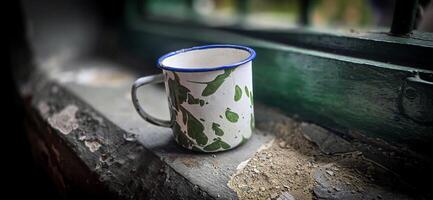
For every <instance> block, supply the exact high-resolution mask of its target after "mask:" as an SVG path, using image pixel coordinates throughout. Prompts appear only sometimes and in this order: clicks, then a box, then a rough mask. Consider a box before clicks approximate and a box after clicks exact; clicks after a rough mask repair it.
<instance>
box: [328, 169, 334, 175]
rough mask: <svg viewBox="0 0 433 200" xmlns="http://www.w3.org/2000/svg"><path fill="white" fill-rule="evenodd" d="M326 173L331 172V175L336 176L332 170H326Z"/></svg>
mask: <svg viewBox="0 0 433 200" xmlns="http://www.w3.org/2000/svg"><path fill="white" fill-rule="evenodd" d="M326 173H327V174H329V175H330V176H334V172H333V171H331V170H326Z"/></svg>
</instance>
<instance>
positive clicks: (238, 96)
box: [234, 85, 242, 101]
mask: <svg viewBox="0 0 433 200" xmlns="http://www.w3.org/2000/svg"><path fill="white" fill-rule="evenodd" d="M241 98H242V89H241V88H240V87H239V86H238V85H236V86H235V97H234V99H235V101H239V100H240V99H241Z"/></svg>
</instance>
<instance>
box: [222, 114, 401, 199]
mask: <svg viewBox="0 0 433 200" xmlns="http://www.w3.org/2000/svg"><path fill="white" fill-rule="evenodd" d="M257 127H258V128H259V129H261V130H266V131H268V132H271V133H273V134H276V139H275V140H274V141H272V144H270V145H269V147H268V148H264V149H262V150H261V151H259V152H257V153H256V154H255V155H254V156H253V157H252V158H251V159H250V160H249V161H248V163H246V164H245V166H244V167H242V168H240V169H239V170H238V171H237V172H236V173H235V174H234V175H233V176H232V177H231V180H230V181H229V183H228V186H229V187H230V188H231V189H233V190H234V191H236V193H237V195H238V197H239V199H241V200H249V199H366V198H368V199H381V198H384V199H407V198H408V197H407V196H406V195H404V194H401V193H400V192H401V191H402V188H393V187H395V186H398V185H400V186H402V187H403V185H404V184H396V182H394V183H393V184H391V181H390V180H394V181H395V180H397V179H396V178H395V179H393V178H391V177H394V174H393V173H391V172H390V171H388V170H387V169H384V168H382V167H381V166H379V165H377V164H375V163H374V162H371V161H369V160H368V159H366V158H365V157H364V156H363V154H362V153H361V152H358V151H354V150H353V149H352V148H350V144H349V143H348V142H347V141H346V140H344V139H342V138H340V137H338V136H336V135H334V134H332V133H330V132H328V131H326V130H325V129H322V128H320V127H318V126H316V125H312V124H308V123H299V122H296V121H294V120H292V119H290V118H287V117H285V118H284V119H282V120H264V121H260V120H258V122H257ZM318 133H319V134H318ZM330 134H332V135H330ZM373 177H374V178H373ZM387 181H388V182H387ZM391 186H393V187H391Z"/></svg>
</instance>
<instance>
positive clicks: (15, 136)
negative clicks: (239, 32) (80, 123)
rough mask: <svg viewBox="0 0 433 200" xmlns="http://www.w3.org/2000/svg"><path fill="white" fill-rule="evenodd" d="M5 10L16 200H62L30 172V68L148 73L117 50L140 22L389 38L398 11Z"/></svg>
mask: <svg viewBox="0 0 433 200" xmlns="http://www.w3.org/2000/svg"><path fill="white" fill-rule="evenodd" d="M10 3H11V5H10V6H9V7H8V8H7V9H8V10H9V11H10V13H11V14H10V15H9V17H8V18H7V21H8V23H9V27H10V28H8V38H7V43H8V53H9V59H7V64H6V71H7V72H6V73H3V74H4V80H6V82H7V84H5V87H6V89H5V90H4V91H6V94H5V95H4V96H5V99H6V103H5V104H4V105H6V106H5V107H6V108H7V112H8V117H7V120H8V121H6V126H7V127H6V129H5V130H10V131H7V136H5V137H8V138H9V137H10V138H11V139H7V140H5V139H3V140H2V141H3V144H4V145H2V147H3V148H4V151H3V152H6V154H7V156H6V159H3V162H2V164H3V165H5V166H6V167H7V168H8V169H7V170H5V171H4V173H5V174H6V177H8V178H7V179H4V182H5V184H6V185H7V188H6V191H7V192H8V193H11V194H12V195H13V196H12V197H13V199H15V198H21V197H26V196H27V195H29V194H31V195H32V198H43V199H58V198H60V197H61V195H60V194H58V193H57V191H56V189H55V187H54V186H53V183H52V182H51V180H50V178H49V177H48V176H47V175H46V174H45V172H44V171H43V170H41V169H39V168H38V167H36V166H35V165H34V164H33V161H32V156H31V151H30V148H29V144H28V141H27V137H26V131H25V129H24V124H23V121H24V117H25V114H24V113H25V111H24V103H23V101H25V99H22V98H21V96H20V94H19V91H18V86H17V85H18V84H19V83H20V82H21V81H24V80H26V79H28V78H29V75H30V73H31V72H32V71H34V70H35V68H36V67H35V65H38V64H41V63H45V64H47V62H45V61H47V58H48V57H49V55H51V54H56V55H57V57H56V59H57V60H50V61H51V63H48V64H56V63H58V62H60V61H63V60H62V59H72V58H73V57H74V56H78V55H87V54H88V52H92V53H91V54H96V55H102V54H104V56H107V57H110V58H114V59H117V58H118V60H121V61H122V62H125V63H128V65H130V66H134V65H137V66H138V67H141V66H142V64H137V63H146V62H148V63H152V64H149V65H147V66H146V67H149V68H152V69H153V68H154V66H153V61H152V60H150V61H149V59H147V60H146V59H145V58H144V57H145V56H144V57H140V56H138V58H137V57H134V56H131V55H130V54H129V52H133V50H132V49H133V48H134V45H130V46H128V45H121V47H119V46H118V43H122V41H123V43H135V42H136V40H135V39H134V38H131V37H129V36H128V34H123V32H125V31H124V30H125V29H128V28H125V27H128V26H135V27H139V26H140V25H139V24H140V23H141V22H142V21H154V22H158V21H164V23H177V22H181V23H184V24H185V23H186V24H190V25H191V26H195V25H200V26H206V27H222V28H233V27H235V28H240V29H246V30H248V29H263V30H293V29H295V30H298V29H300V30H312V31H330V32H334V31H340V30H341V31H349V32H354V31H356V32H368V31H372V30H374V31H383V32H388V31H389V29H390V27H391V26H392V21H393V13H394V6H395V1H394V0H350V1H349V0H164V1H163V0H123V1H122V0H118V1H114V2H108V1H84V0H75V1H73V0H38V1H32V0H22V1H10ZM4 8H5V7H4ZM415 9H416V12H415V13H416V16H415V20H414V24H413V29H415V30H417V31H420V32H432V31H433V5H432V3H431V1H430V0H420V1H419V4H418V5H417V7H416V8H415ZM131 24H132V25H131ZM188 28H189V26H185V29H188ZM113 30H116V31H113ZM118 30H121V31H118ZM161 31H163V29H162V30H161ZM64 38H67V40H63V39H64ZM95 38H96V39H95ZM138 40H139V38H138V39H137V41H138ZM64 41H67V42H64ZM119 41H120V42H119ZM91 44H96V45H94V46H98V48H97V50H91V49H92V48H93V46H92V45H91ZM78 45H80V46H79V47H77V48H75V46H78ZM176 48H178V46H172V47H170V49H176ZM139 50H140V49H139ZM162 52H166V50H164V51H162V50H161V51H158V50H155V52H153V54H154V56H152V57H151V59H154V58H155V56H157V55H160V54H161V53H162ZM146 53H147V52H143V53H142V54H146ZM47 66H48V65H47ZM5 133H6V132H5Z"/></svg>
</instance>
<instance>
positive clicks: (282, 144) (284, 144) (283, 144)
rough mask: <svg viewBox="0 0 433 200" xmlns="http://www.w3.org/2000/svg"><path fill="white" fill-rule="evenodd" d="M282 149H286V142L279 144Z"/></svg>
mask: <svg viewBox="0 0 433 200" xmlns="http://www.w3.org/2000/svg"><path fill="white" fill-rule="evenodd" d="M278 145H279V146H280V148H285V147H286V142H285V141H281V142H280V143H279V144H278Z"/></svg>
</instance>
